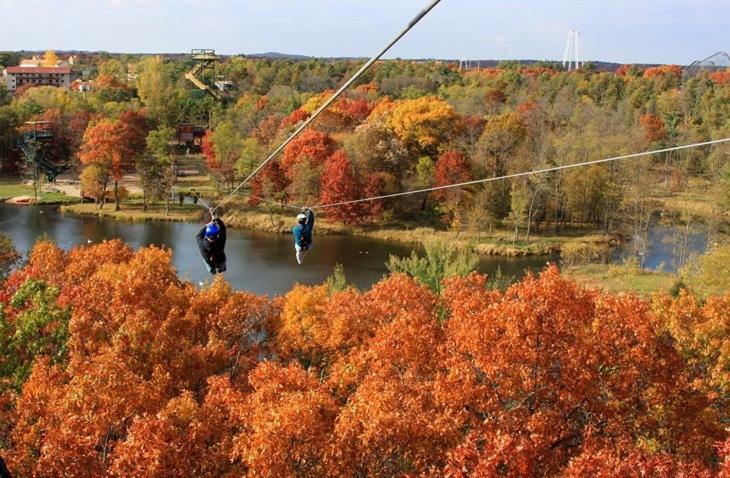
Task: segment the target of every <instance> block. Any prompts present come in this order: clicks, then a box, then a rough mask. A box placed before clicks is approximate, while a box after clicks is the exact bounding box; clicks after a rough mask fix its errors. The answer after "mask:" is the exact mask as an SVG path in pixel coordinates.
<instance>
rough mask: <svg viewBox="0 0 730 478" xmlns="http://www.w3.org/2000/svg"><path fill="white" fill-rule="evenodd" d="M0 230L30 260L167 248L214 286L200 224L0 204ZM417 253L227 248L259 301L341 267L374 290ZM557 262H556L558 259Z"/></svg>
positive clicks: (327, 243)
mask: <svg viewBox="0 0 730 478" xmlns="http://www.w3.org/2000/svg"><path fill="white" fill-rule="evenodd" d="M0 226H1V229H0V231H2V232H4V233H5V234H7V235H9V236H10V237H11V238H12V240H13V242H14V244H15V247H16V248H17V249H18V250H19V251H20V252H21V253H23V254H24V255H25V254H26V253H27V252H28V250H29V249H30V248H31V247H32V245H33V243H34V242H35V241H36V240H38V239H39V238H41V237H43V236H44V235H45V236H48V237H50V238H53V239H54V240H55V241H56V243H57V244H58V245H59V246H60V247H63V248H65V249H70V248H71V247H74V246H78V245H86V244H89V243H91V244H94V243H99V242H101V241H104V240H107V239H116V238H118V239H121V240H123V241H125V242H127V243H128V244H130V245H131V246H132V247H134V248H139V247H142V246H147V245H157V246H164V247H169V248H171V249H172V250H173V264H174V266H175V267H176V268H177V270H178V273H179V275H180V277H181V278H183V279H187V280H190V281H193V282H194V283H200V282H207V281H210V278H211V275H210V274H209V273H208V272H207V271H206V269H205V265H204V264H203V260H202V258H201V257H200V254H199V252H198V248H197V245H196V243H195V234H197V232H198V231H199V230H200V228H201V227H202V224H191V223H181V222H140V223H133V222H125V221H114V220H112V219H108V218H97V217H90V216H76V215H73V214H61V213H60V212H59V209H58V207H56V206H40V207H23V206H12V205H7V204H0ZM413 249H414V246H410V245H407V244H401V243H394V242H387V241H382V240H378V239H371V238H364V237H353V236H338V235H329V236H315V238H314V248H313V249H312V251H311V252H310V253H309V254H308V255H307V256H306V258H305V260H304V264H303V265H301V266H299V265H297V262H296V259H295V258H294V247H293V240H292V237H291V236H290V235H275V234H265V233H258V232H251V231H245V230H238V229H229V232H228V241H227V243H226V255H227V256H228V272H226V279H227V280H228V282H230V284H231V285H232V286H233V287H234V288H236V289H239V290H248V291H251V292H255V293H257V294H268V295H274V294H283V293H285V292H287V291H288V290H290V289H291V288H292V286H293V285H294V284H296V283H300V284H307V285H313V284H318V283H321V282H322V281H324V280H325V279H326V278H327V277H328V276H330V275H331V274H332V272H333V270H334V267H335V265H336V264H342V266H343V267H344V270H345V275H346V276H347V279H348V281H350V282H352V283H353V284H355V285H356V286H357V287H359V288H368V287H370V286H371V285H373V284H374V283H375V282H377V281H378V280H380V279H381V278H382V277H383V275H384V274H386V273H387V269H386V267H385V262H386V261H387V260H388V256H389V255H390V254H395V255H400V256H405V255H409V254H410V253H411V251H412V250H413ZM549 259H550V258H547V257H543V256H539V257H520V258H512V257H484V258H482V259H481V261H480V264H479V271H480V272H483V273H486V274H494V272H495V271H497V269H501V271H502V273H503V274H504V275H508V276H515V277H521V276H522V275H524V273H525V271H526V270H533V271H539V270H540V269H542V268H543V267H544V266H545V264H546V262H547V261H548V260H549ZM555 259H556V258H555V257H553V258H552V260H555Z"/></svg>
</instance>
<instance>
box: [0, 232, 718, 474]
mask: <svg viewBox="0 0 730 478" xmlns="http://www.w3.org/2000/svg"><path fill="white" fill-rule="evenodd" d="M41 282H42V283H44V284H46V285H47V286H48V287H49V288H50V289H52V290H54V291H56V293H54V294H50V295H49V294H46V295H44V297H45V298H46V299H47V300H46V302H42V301H38V300H20V299H18V300H16V301H15V302H14V304H15V305H13V304H11V303H10V301H12V300H13V297H18V294H21V295H20V297H29V296H28V295H27V293H28V291H29V290H40V289H33V287H36V286H35V285H34V284H39V283H41ZM47 290H48V289H47ZM23 294H26V295H25V296H23ZM49 301H50V302H49ZM51 303H52V304H51ZM49 307H51V308H53V307H55V308H57V310H67V311H69V313H70V320H69V322H68V337H67V339H62V341H61V342H59V343H60V344H61V345H62V346H64V347H65V350H67V358H66V359H64V360H60V361H59V360H53V359H52V357H51V355H52V354H53V353H54V350H56V349H53V348H43V347H41V348H40V349H39V353H38V355H36V356H35V357H34V358H33V359H32V362H31V363H32V367H31V368H30V373H29V375H28V376H27V379H25V378H23V380H24V381H23V383H21V384H19V392H18V393H17V394H16V393H15V392H12V393H10V392H4V393H0V447H2V449H1V453H2V456H3V458H5V459H6V461H7V463H8V466H9V468H10V470H11V471H12V472H13V473H16V474H18V475H19V476H74V477H95V476H112V477H121V476H140V477H160V476H163V477H168V476H169V477H173V476H204V477H230V476H295V477H325V476H327V477H329V476H334V477H353V476H433V477H436V476H450V477H467V476H566V477H578V476H587V475H595V476H616V475H619V476H640V475H642V474H643V475H645V476H661V477H664V476H666V477H669V476H698V477H703V476H708V477H709V476H715V475H716V474H718V473H720V474H721V473H725V474H727V451H728V448H729V447H728V434H727V431H726V430H724V429H723V424H724V423H726V422H727V420H728V418H729V417H728V412H727V407H725V406H723V404H725V403H726V400H727V393H728V391H727V390H728V388H727V387H728V384H727V378H726V375H727V374H726V373H725V372H726V367H727V364H726V361H727V354H726V350H727V343H726V342H727V324H728V322H727V321H728V314H727V310H728V309H729V308H730V296H728V295H725V296H724V297H716V298H711V299H709V300H707V301H705V302H701V301H699V300H697V299H696V298H694V297H693V296H691V295H690V294H688V293H686V292H685V293H682V294H681V295H680V296H679V297H677V298H671V297H665V296H658V297H656V298H655V299H654V300H653V302H651V303H650V302H647V301H645V300H642V299H640V298H638V297H636V296H632V295H620V296H614V295H610V294H607V293H604V292H600V291H598V290H586V289H583V288H581V287H579V286H578V285H576V284H575V283H573V282H571V281H569V280H566V279H565V278H563V277H561V275H560V273H559V271H558V270H557V268H555V267H550V268H548V269H546V270H545V271H544V272H543V273H541V274H540V275H539V276H528V277H527V278H525V279H523V280H522V281H521V282H519V283H517V284H515V285H513V286H512V287H510V288H509V289H508V290H507V291H505V292H501V291H495V290H490V289H489V288H488V287H487V278H486V277H485V276H483V275H479V274H471V275H468V276H466V277H457V278H450V279H447V280H446V281H444V287H443V288H442V289H441V292H440V293H439V294H437V293H435V292H433V291H432V290H431V289H430V288H428V287H426V286H424V285H421V284H419V283H417V282H416V281H415V280H414V279H412V278H409V277H408V276H405V275H401V274H394V275H391V276H390V277H387V278H385V279H383V280H382V281H381V282H379V283H378V284H376V285H375V286H373V287H372V288H371V289H370V290H367V291H362V292H360V291H357V290H355V289H346V290H332V289H330V287H329V286H328V285H319V286H314V287H310V286H297V287H295V288H294V289H293V290H292V291H291V292H290V293H288V294H286V295H285V296H284V297H282V298H274V299H269V298H266V297H257V296H254V295H251V294H247V293H242V292H234V291H232V290H231V288H230V286H228V285H227V284H226V283H225V282H224V281H223V280H220V279H218V280H216V281H214V283H213V284H212V285H211V286H209V287H207V288H204V289H202V290H199V289H197V288H195V287H194V286H193V285H192V284H190V283H188V282H184V281H182V280H180V279H179V278H178V277H177V274H176V272H175V270H174V268H173V267H172V265H171V254H170V252H169V251H166V250H162V249H158V248H154V247H152V248H143V249H141V250H139V251H138V252H134V251H132V250H131V249H130V248H129V247H128V246H126V245H124V244H122V243H121V242H119V241H111V242H104V243H102V244H98V245H94V246H90V247H83V248H76V249H73V250H71V251H68V252H65V251H63V250H61V249H59V248H58V247H56V246H55V245H53V244H51V243H48V242H41V243H38V244H37V245H36V247H35V248H34V249H33V251H32V252H31V254H30V257H29V260H28V263H27V265H26V266H24V267H23V268H22V269H19V270H16V271H14V272H13V273H12V274H11V275H10V277H9V278H8V279H7V280H6V281H5V282H4V283H3V287H2V293H1V294H0V311H1V312H2V313H1V314H0V315H2V317H3V318H4V319H3V320H4V321H5V322H4V323H7V324H11V325H12V324H13V323H15V321H16V320H24V319H20V317H21V316H23V317H24V318H27V317H29V315H28V314H35V316H38V317H40V316H43V314H46V313H47V311H48V310H50V309H49ZM48 323H49V324H50V322H48ZM49 330H51V329H49ZM0 332H2V333H5V332H4V329H3V330H2V331H0ZM39 337H42V335H41V336H39ZM27 357H30V355H28V356H27ZM720 476H722V475H720Z"/></svg>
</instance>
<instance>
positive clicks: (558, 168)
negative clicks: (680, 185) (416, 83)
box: [309, 138, 730, 209]
mask: <svg viewBox="0 0 730 478" xmlns="http://www.w3.org/2000/svg"><path fill="white" fill-rule="evenodd" d="M728 141H730V138H723V139H715V140H712V141H705V142H702V143H692V144H686V145H683V146H674V147H671V148H664V149H657V150H653V151H644V152H642V153H633V154H625V155H623V156H614V157H612V158H604V159H596V160H593V161H586V162H583V163H575V164H566V165H563V166H555V167H552V168H545V169H537V170H534V171H524V172H521V173H514V174H506V175H504V176H496V177H492V178H485V179H475V180H473V181H466V182H463V183H456V184H448V185H446V186H436V187H432V188H424V189H415V190H412V191H402V192H399V193H393V194H384V195H382V196H373V197H369V198H363V199H353V200H351V201H341V202H336V203H331V204H318V205H316V206H312V207H310V208H309V209H325V208H330V207H337V206H345V205H347V204H357V203H361V202H368V201H377V200H380V199H388V198H394V197H399V196H408V195H411V194H422V193H428V192H431V191H439V190H443V189H452V188H460V187H464V186H470V185H472V184H482V183H488V182H492V181H501V180H503V179H511V178H519V177H522V176H530V175H533V174H542V173H548V172H551V171H561V170H563V169H571V168H578V167H582V166H589V165H591V164H601V163H609V162H612V161H619V160H622V159H631V158H638V157H642V156H651V155H654V154H659V153H667V152H669V151H679V150H682V149H689V148H697V147H699V146H710V145H716V144H720V143H725V142H728Z"/></svg>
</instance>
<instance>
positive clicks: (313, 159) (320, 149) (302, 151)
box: [281, 129, 336, 180]
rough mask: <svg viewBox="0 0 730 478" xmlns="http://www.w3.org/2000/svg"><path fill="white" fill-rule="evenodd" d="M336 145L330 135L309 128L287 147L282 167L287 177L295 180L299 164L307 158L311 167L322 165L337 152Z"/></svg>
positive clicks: (282, 159)
mask: <svg viewBox="0 0 730 478" xmlns="http://www.w3.org/2000/svg"><path fill="white" fill-rule="evenodd" d="M335 147H336V146H335V142H334V141H333V140H332V138H331V137H330V136H329V135H327V134H325V133H321V132H319V131H317V130H314V129H309V130H307V131H304V132H303V133H302V134H301V135H299V137H297V138H296V139H294V140H293V141H292V142H291V143H289V145H288V146H287V147H286V149H285V150H284V154H283V156H282V158H281V167H282V169H283V171H284V173H285V174H286V176H287V178H289V180H294V176H295V169H296V167H297V166H298V165H299V164H301V163H302V162H303V161H305V160H307V161H308V162H309V164H310V166H311V167H318V166H321V165H323V164H324V163H325V161H326V160H327V158H329V157H330V156H331V155H332V153H334V152H335Z"/></svg>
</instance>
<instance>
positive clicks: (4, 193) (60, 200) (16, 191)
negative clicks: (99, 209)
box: [0, 181, 79, 204]
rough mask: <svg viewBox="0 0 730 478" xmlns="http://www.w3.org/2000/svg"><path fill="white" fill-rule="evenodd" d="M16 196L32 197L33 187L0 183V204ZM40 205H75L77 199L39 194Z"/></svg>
mask: <svg viewBox="0 0 730 478" xmlns="http://www.w3.org/2000/svg"><path fill="white" fill-rule="evenodd" d="M17 196H30V197H33V186H29V185H27V184H21V183H19V182H17V181H0V202H2V201H6V200H8V199H10V198H14V197H17ZM39 196H40V198H39V199H40V200H39V203H40V204H68V203H77V202H79V198H76V197H72V196H67V195H65V194H62V193H56V192H41V193H40V194H39Z"/></svg>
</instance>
